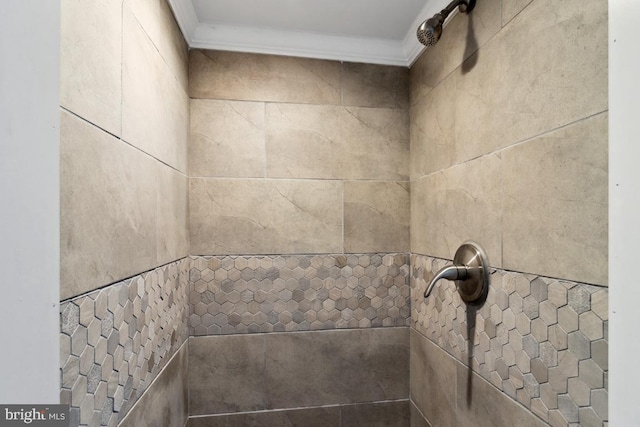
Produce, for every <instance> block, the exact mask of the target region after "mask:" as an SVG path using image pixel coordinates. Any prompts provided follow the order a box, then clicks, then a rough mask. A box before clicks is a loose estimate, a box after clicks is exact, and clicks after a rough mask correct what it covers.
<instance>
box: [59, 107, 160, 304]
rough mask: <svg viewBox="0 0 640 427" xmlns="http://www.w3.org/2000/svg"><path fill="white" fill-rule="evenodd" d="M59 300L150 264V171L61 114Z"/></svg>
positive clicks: (131, 151)
mask: <svg viewBox="0 0 640 427" xmlns="http://www.w3.org/2000/svg"><path fill="white" fill-rule="evenodd" d="M60 134H61V136H60V140H61V166H60V167H61V182H60V188H61V195H60V204H61V206H60V212H61V225H60V235H61V238H60V241H61V249H60V251H61V292H60V294H61V299H65V298H68V297H71V296H74V295H78V294H80V293H83V292H86V291H90V290H92V289H95V288H98V287H100V286H103V285H105V284H108V283H112V282H115V281H117V280H119V279H123V278H125V277H129V276H132V275H133V274H136V273H139V272H141V271H145V270H148V269H150V268H153V267H155V266H156V265H157V263H156V240H157V238H156V220H155V216H156V206H157V202H156V189H155V186H156V170H157V169H156V168H155V162H154V160H153V159H151V158H150V157H148V156H146V155H144V154H143V153H141V152H140V151H138V150H136V149H135V148H133V147H130V146H129V145H127V144H124V143H122V142H121V141H119V140H117V139H115V138H113V137H112V136H110V135H108V134H107V133H105V132H103V131H101V130H100V129H98V128H96V127H94V126H92V125H91V124H89V123H87V122H85V121H83V120H81V119H78V118H77V117H74V116H72V115H71V114H69V113H66V112H62V115H61V132H60Z"/></svg>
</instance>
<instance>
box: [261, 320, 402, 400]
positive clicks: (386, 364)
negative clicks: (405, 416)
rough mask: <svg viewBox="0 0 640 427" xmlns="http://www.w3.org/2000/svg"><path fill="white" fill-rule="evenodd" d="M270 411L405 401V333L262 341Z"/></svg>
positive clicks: (386, 331) (360, 331)
mask: <svg viewBox="0 0 640 427" xmlns="http://www.w3.org/2000/svg"><path fill="white" fill-rule="evenodd" d="M265 355H266V366H265V377H266V385H267V401H268V406H269V407H270V408H286V407H303V406H316V405H327V404H335V403H356V402H370V401H376V400H383V399H384V400H394V399H406V398H407V397H408V394H409V383H408V379H409V329H408V328H376V329H358V330H350V331H319V332H301V333H284V334H270V335H267V340H266V349H265Z"/></svg>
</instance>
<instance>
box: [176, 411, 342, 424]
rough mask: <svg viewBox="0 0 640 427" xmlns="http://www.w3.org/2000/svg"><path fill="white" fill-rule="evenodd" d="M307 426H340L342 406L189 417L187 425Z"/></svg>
mask: <svg viewBox="0 0 640 427" xmlns="http://www.w3.org/2000/svg"><path fill="white" fill-rule="evenodd" d="M230 426H261V427H276V426H305V427H340V407H339V406H329V407H317V408H297V409H289V410H280V411H274V410H269V411H255V412H240V413H230V414H225V415H212V416H209V417H207V416H201V417H192V418H189V424H188V425H187V426H186V427H230Z"/></svg>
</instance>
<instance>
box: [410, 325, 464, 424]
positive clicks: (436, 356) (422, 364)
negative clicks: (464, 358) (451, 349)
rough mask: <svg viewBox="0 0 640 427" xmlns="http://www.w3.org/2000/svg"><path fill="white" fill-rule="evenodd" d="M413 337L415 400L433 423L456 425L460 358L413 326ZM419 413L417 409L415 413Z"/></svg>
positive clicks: (412, 386)
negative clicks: (457, 358) (457, 375)
mask: <svg viewBox="0 0 640 427" xmlns="http://www.w3.org/2000/svg"><path fill="white" fill-rule="evenodd" d="M410 338H411V357H410V359H411V361H410V374H409V376H410V378H411V400H412V401H413V402H414V403H415V405H416V406H417V407H418V409H420V412H421V413H422V414H424V416H425V417H426V418H427V420H428V421H429V422H430V423H431V425H434V426H441V427H454V426H455V425H456V361H455V359H454V358H452V357H451V356H450V355H448V354H447V353H446V352H445V351H443V350H442V349H440V348H439V347H438V346H437V345H435V344H434V343H432V342H431V341H429V340H428V339H427V338H425V337H424V336H423V335H421V334H420V333H418V332H416V331H415V329H411V336H410ZM419 414H420V413H418V412H417V411H416V413H415V415H416V416H418V415H419ZM412 416H413V414H412ZM420 417H421V415H420Z"/></svg>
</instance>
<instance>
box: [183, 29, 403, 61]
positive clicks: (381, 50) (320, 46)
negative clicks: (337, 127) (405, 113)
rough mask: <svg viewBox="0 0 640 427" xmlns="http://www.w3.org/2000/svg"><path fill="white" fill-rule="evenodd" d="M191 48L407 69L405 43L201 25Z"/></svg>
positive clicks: (196, 31)
mask: <svg viewBox="0 0 640 427" xmlns="http://www.w3.org/2000/svg"><path fill="white" fill-rule="evenodd" d="M190 46H191V47H193V48H200V49H217V50H226V51H236V52H252V53H265V54H272V55H287V56H298V57H305V58H317V59H330V60H337V61H347V62H365V63H370V64H382V65H395V66H403V67H407V66H408V64H407V61H406V58H405V57H404V54H403V53H402V42H401V41H398V40H384V39H373V38H362V37H342V36H335V35H327V34H314V33H303V32H292V31H280V30H274V29H266V28H255V27H234V26H226V25H216V26H208V25H203V24H200V25H198V27H197V28H196V30H195V34H194V37H193V38H192V40H191V43H190Z"/></svg>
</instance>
